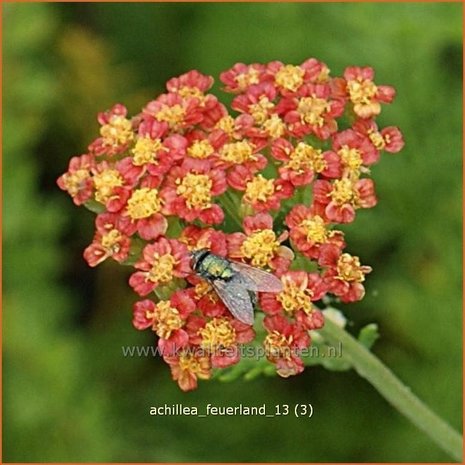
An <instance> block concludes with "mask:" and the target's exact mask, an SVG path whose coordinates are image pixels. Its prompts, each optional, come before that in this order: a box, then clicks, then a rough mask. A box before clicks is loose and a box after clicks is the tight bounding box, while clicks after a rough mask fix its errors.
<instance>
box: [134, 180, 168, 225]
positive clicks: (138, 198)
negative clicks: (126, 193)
mask: <svg viewBox="0 0 465 465" xmlns="http://www.w3.org/2000/svg"><path fill="white" fill-rule="evenodd" d="M160 209H161V199H160V198H159V197H158V191H157V189H150V188H148V187H143V188H142V189H137V190H135V191H134V192H133V193H132V195H131V198H130V199H129V200H128V206H127V212H128V215H129V216H130V217H131V218H132V219H133V220H140V219H141V218H148V217H149V216H152V215H153V214H155V213H158V212H159V211H160Z"/></svg>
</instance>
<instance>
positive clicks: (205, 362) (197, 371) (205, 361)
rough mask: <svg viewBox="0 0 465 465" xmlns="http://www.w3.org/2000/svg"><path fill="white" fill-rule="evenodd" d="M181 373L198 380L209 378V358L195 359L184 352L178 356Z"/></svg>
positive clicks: (194, 356) (192, 354)
mask: <svg viewBox="0 0 465 465" xmlns="http://www.w3.org/2000/svg"><path fill="white" fill-rule="evenodd" d="M179 368H180V370H181V372H187V373H189V374H192V375H194V376H196V377H197V378H200V379H208V378H210V360H209V357H197V356H196V355H195V354H194V353H192V352H184V353H182V354H181V355H180V356H179Z"/></svg>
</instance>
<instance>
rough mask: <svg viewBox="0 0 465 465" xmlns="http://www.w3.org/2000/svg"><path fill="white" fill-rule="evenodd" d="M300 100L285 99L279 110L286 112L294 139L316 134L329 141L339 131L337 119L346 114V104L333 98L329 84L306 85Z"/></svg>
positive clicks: (287, 121)
mask: <svg viewBox="0 0 465 465" xmlns="http://www.w3.org/2000/svg"><path fill="white" fill-rule="evenodd" d="M299 94H302V96H301V97H299V98H292V99H284V100H283V101H282V102H281V103H280V106H279V108H278V111H281V107H282V108H283V109H284V110H283V111H285V116H284V121H285V122H286V124H287V127H288V131H289V133H290V134H291V135H293V136H294V137H298V138H301V137H304V136H306V135H308V134H315V135H316V136H317V137H318V138H320V139H328V138H329V137H330V136H331V135H332V134H334V133H335V132H336V131H337V122H336V119H335V118H337V117H339V116H341V115H342V113H343V112H344V102H343V101H342V100H333V99H332V98H331V88H330V86H329V85H328V84H316V85H315V84H306V85H305V86H304V91H301V92H299Z"/></svg>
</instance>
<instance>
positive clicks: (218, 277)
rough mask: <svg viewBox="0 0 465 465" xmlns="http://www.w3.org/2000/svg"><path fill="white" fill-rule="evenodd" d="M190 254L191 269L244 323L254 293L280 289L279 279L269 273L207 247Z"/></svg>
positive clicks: (250, 316)
mask: <svg viewBox="0 0 465 465" xmlns="http://www.w3.org/2000/svg"><path fill="white" fill-rule="evenodd" d="M191 256H192V269H193V270H194V271H195V272H196V273H197V274H198V275H199V276H200V277H202V278H203V279H205V280H206V281H208V282H209V283H210V284H211V285H212V286H213V289H214V290H215V291H216V293H217V294H218V296H219V298H220V299H221V300H222V301H223V303H224V304H225V305H226V307H227V308H228V310H229V311H230V312H231V313H232V314H233V315H234V316H235V317H236V318H237V319H238V320H240V321H242V322H243V323H246V324H248V325H252V324H253V321H254V313H253V312H254V304H255V302H256V293H257V292H281V291H282V290H283V285H282V283H281V281H280V280H279V279H278V278H277V277H276V276H274V275H272V274H271V273H267V272H266V271H263V270H259V269H258V268H254V267H253V266H249V265H245V264H244V263H239V262H235V261H231V260H228V259H226V258H223V257H220V256H218V255H215V254H213V253H211V252H210V251H209V250H208V249H200V250H195V251H194V252H192V253H191Z"/></svg>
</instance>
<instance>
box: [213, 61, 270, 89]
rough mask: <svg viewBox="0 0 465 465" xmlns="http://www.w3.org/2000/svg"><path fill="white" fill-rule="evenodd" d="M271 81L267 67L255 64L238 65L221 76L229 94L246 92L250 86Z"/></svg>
mask: <svg viewBox="0 0 465 465" xmlns="http://www.w3.org/2000/svg"><path fill="white" fill-rule="evenodd" d="M266 79H269V77H268V75H267V74H266V67H265V65H262V64H258V63H253V64H251V65H245V64H244V63H237V64H235V65H234V66H233V67H232V68H231V69H228V70H227V71H224V72H222V73H221V74H220V80H221V81H222V82H223V83H224V84H226V88H225V90H226V91H227V92H233V93H239V92H244V91H246V90H247V89H248V88H249V87H250V86H252V85H256V84H259V83H260V82H263V81H264V80H266Z"/></svg>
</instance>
